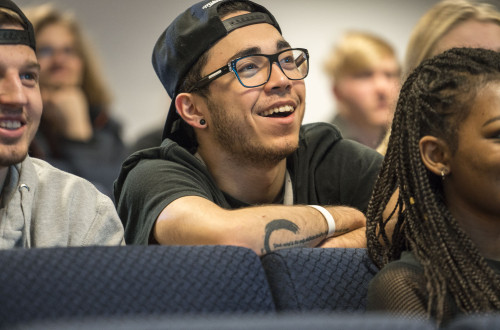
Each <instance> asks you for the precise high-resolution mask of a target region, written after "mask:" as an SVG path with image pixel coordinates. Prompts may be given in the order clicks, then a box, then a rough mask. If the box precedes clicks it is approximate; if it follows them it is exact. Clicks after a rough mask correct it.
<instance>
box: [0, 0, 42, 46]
mask: <svg viewBox="0 0 500 330" xmlns="http://www.w3.org/2000/svg"><path fill="white" fill-rule="evenodd" d="M0 8H5V9H10V10H12V11H13V12H15V13H16V14H18V15H19V16H20V17H21V20H22V21H23V27H24V30H11V29H0V45H26V46H30V47H31V48H32V49H33V50H34V51H35V52H36V44H35V33H34V31H33V26H32V25H31V22H30V21H29V20H28V18H26V16H25V15H24V13H23V12H22V11H21V9H19V7H18V6H17V5H16V4H15V3H14V2H12V1H10V0H0Z"/></svg>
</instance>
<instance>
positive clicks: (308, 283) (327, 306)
mask: <svg viewBox="0 0 500 330" xmlns="http://www.w3.org/2000/svg"><path fill="white" fill-rule="evenodd" d="M262 264H263V266H264V269H265V270H266V274H267V277H268V280H269V285H270V287H271V292H272V293H273V297H274V303H275V305H276V309H277V311H285V312H290V311H320V312H326V311H336V312H340V311H347V312H364V311H365V308H366V294H367V292H368V284H369V282H370V280H371V279H372V278H373V276H374V275H375V274H376V272H377V271H378V269H377V267H376V266H375V265H374V264H373V263H372V261H371V260H370V258H369V256H368V254H367V250H366V249H340V248H338V249H333V248H332V249H322V248H292V249H284V250H277V251H274V252H272V253H269V254H267V255H265V256H264V257H262Z"/></svg>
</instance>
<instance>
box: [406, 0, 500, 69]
mask: <svg viewBox="0 0 500 330" xmlns="http://www.w3.org/2000/svg"><path fill="white" fill-rule="evenodd" d="M470 19H473V20H477V21H481V22H493V23H496V24H498V25H500V12H498V11H497V10H496V9H495V7H494V6H493V5H490V4H486V3H478V2H475V1H472V0H443V1H441V2H440V3H438V4H436V5H435V6H433V7H432V8H431V9H430V10H429V11H428V12H426V13H425V14H424V15H423V16H422V17H421V18H420V20H419V21H418V23H417V25H416V26H415V27H414V29H413V32H412V34H411V36H410V41H409V43H408V47H407V49H406V55H405V64H404V65H405V68H404V69H405V76H407V75H408V73H409V72H411V71H412V70H413V69H414V68H416V67H417V66H418V65H419V64H420V63H421V62H422V61H423V60H426V59H428V58H430V57H432V56H434V55H437V54H435V51H436V46H437V44H438V42H439V41H440V40H441V38H442V37H443V36H444V35H445V34H446V33H448V32H449V31H450V30H451V29H453V28H454V27H455V26H457V25H458V24H460V23H462V22H464V21H467V20H470Z"/></svg>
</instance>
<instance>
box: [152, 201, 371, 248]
mask: <svg viewBox="0 0 500 330" xmlns="http://www.w3.org/2000/svg"><path fill="white" fill-rule="evenodd" d="M193 205H196V207H193ZM325 208H326V209H327V210H328V211H329V212H330V213H331V214H332V216H333V218H334V219H335V227H336V229H335V234H334V236H333V237H330V238H326V237H327V232H328V225H327V222H326V220H325V218H324V216H323V215H322V214H321V212H319V211H318V210H316V209H314V208H312V207H309V206H306V205H296V206H283V205H264V206H254V207H247V208H241V209H236V210H226V209H223V208H221V207H219V206H218V205H216V204H214V203H213V202H211V201H209V200H206V199H204V198H201V197H196V196H186V197H182V198H179V199H177V200H175V201H174V202H172V203H170V204H169V205H168V206H167V207H165V208H164V209H163V211H162V212H161V213H160V215H159V216H158V218H157V221H156V223H155V226H154V229H153V235H154V238H155V240H156V241H157V242H158V243H160V244H165V245H176V244H177V245H237V246H243V247H247V248H250V249H252V250H253V251H255V252H256V253H257V254H259V255H264V254H266V253H269V252H271V251H273V250H278V249H283V248H290V247H299V246H303V247H351V248H354V247H366V234H365V230H366V228H365V226H366V218H365V216H364V214H363V213H362V212H360V211H358V210H356V209H354V208H351V207H345V206H327V207H325Z"/></svg>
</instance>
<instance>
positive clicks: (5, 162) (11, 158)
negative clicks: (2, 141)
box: [0, 146, 28, 167]
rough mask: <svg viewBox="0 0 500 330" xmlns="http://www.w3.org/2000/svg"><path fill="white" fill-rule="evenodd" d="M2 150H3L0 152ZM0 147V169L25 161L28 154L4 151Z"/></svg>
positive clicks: (2, 147)
mask: <svg viewBox="0 0 500 330" xmlns="http://www.w3.org/2000/svg"><path fill="white" fill-rule="evenodd" d="M2 149H3V150H2ZM5 149H6V148H5V147H4V146H0V167H8V166H12V165H15V164H19V163H21V162H22V161H23V160H25V159H26V157H27V155H28V152H27V150H26V151H23V150H5Z"/></svg>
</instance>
